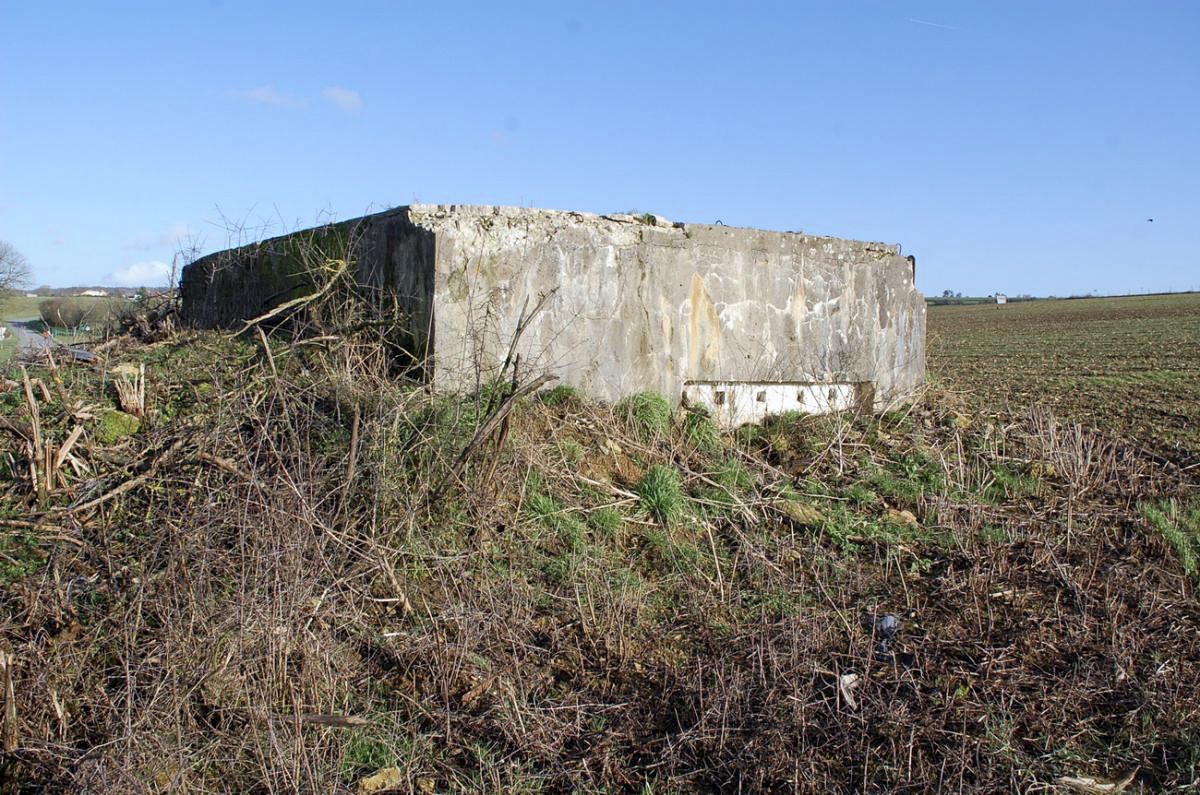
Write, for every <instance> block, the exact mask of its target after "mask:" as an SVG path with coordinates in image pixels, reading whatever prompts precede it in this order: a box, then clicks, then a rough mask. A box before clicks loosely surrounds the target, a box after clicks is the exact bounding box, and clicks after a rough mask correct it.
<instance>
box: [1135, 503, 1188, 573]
mask: <svg viewBox="0 0 1200 795" xmlns="http://www.w3.org/2000/svg"><path fill="white" fill-rule="evenodd" d="M1138 507H1139V509H1140V510H1141V513H1142V516H1144V517H1145V518H1146V521H1148V522H1149V523H1150V525H1151V527H1153V528H1154V529H1155V530H1157V531H1158V532H1159V533H1160V534H1161V535H1162V537H1163V538H1165V539H1166V540H1167V543H1169V544H1170V545H1171V546H1172V547H1173V548H1174V549H1175V554H1176V555H1178V556H1179V563H1180V565H1182V566H1183V571H1184V573H1185V574H1187V575H1188V576H1189V577H1196V576H1197V574H1200V501H1196V502H1193V503H1191V504H1188V505H1183V506H1181V505H1180V504H1179V502H1178V501H1176V500H1174V499H1171V500H1164V501H1162V502H1157V503H1142V504H1141V505H1140V506H1138Z"/></svg>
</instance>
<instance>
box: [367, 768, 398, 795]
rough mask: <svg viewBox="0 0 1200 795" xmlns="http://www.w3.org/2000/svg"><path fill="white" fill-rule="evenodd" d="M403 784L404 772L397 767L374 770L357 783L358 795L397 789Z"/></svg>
mask: <svg viewBox="0 0 1200 795" xmlns="http://www.w3.org/2000/svg"><path fill="white" fill-rule="evenodd" d="M403 783H404V771H403V770H401V769H400V768H398V767H385V768H382V769H380V770H376V771H375V772H374V773H372V774H371V775H369V776H367V777H366V778H362V779H359V781H358V795H372V794H373V793H376V792H381V791H383V790H394V789H399V787H400V785H401V784H403Z"/></svg>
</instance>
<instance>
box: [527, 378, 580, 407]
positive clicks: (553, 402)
mask: <svg viewBox="0 0 1200 795" xmlns="http://www.w3.org/2000/svg"><path fill="white" fill-rule="evenodd" d="M537 397H538V400H540V401H542V403H544V404H545V405H547V406H550V407H551V408H577V407H579V406H581V405H583V397H582V396H581V395H580V394H579V390H578V389H576V388H575V387H573V386H571V385H570V384H559V385H558V386H556V387H554V388H553V389H546V390H543V391H541V392H538V395H537Z"/></svg>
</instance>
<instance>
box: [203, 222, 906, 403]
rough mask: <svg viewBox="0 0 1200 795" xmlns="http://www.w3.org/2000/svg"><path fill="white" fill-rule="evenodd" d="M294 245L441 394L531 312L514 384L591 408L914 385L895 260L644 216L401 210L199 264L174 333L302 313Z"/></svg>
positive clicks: (882, 253) (497, 354)
mask: <svg viewBox="0 0 1200 795" xmlns="http://www.w3.org/2000/svg"><path fill="white" fill-rule="evenodd" d="M304 235H308V236H309V239H312V238H313V236H314V235H317V236H319V237H320V238H321V239H322V240H343V241H348V243H347V245H348V246H349V247H350V248H351V249H352V254H353V257H354V260H355V266H356V268H357V278H358V280H359V281H360V282H361V283H363V284H366V285H371V286H375V287H382V288H384V289H386V290H387V291H390V292H391V293H392V294H394V295H395V296H396V297H397V298H398V303H399V305H400V306H401V307H402V308H403V310H404V311H405V313H406V315H407V317H408V318H409V324H410V332H411V335H412V338H413V348H414V350H415V354H416V356H417V357H418V358H419V359H420V360H421V361H422V363H423V364H424V369H423V372H424V377H425V378H427V379H428V380H430V381H431V382H432V383H433V384H434V385H435V386H437V387H439V388H444V389H447V390H465V389H470V388H472V387H473V386H474V385H475V384H476V383H478V382H479V377H480V375H482V377H483V379H485V380H486V378H487V377H488V375H489V374H491V373H494V372H495V371H496V370H497V369H498V368H499V367H500V365H501V364H502V362H503V361H504V358H505V355H506V354H507V352H508V349H509V346H510V343H511V340H512V337H513V333H514V331H515V329H516V328H517V326H518V323H519V322H520V321H521V319H522V317H523V313H528V312H529V311H530V310H531V308H533V307H535V306H540V310H539V311H538V312H537V313H536V314H534V315H533V317H532V319H530V320H529V322H528V328H527V329H526V331H525V332H524V334H523V335H522V337H521V339H520V342H519V344H518V346H517V352H518V353H519V354H520V356H521V362H522V367H523V368H525V370H526V372H528V373H533V372H543V371H546V372H551V373H553V374H555V375H557V376H558V377H559V378H560V379H561V380H562V381H563V382H565V383H569V384H572V385H574V386H576V387H578V388H579V389H580V390H581V391H582V392H584V393H585V394H587V395H588V396H590V397H592V398H596V399H600V400H606V401H615V400H617V399H619V398H621V397H623V396H626V395H629V394H632V393H635V392H639V391H646V390H652V391H656V392H660V393H662V394H664V395H666V396H668V397H670V398H671V399H672V400H674V401H675V402H680V401H683V400H690V401H694V402H697V403H700V404H703V405H706V406H708V407H709V408H710V409H712V410H713V411H714V413H715V414H716V415H717V416H718V419H720V420H721V421H722V422H723V423H725V424H737V423H740V422H743V421H750V420H754V419H758V418H760V417H761V416H763V415H764V414H766V413H774V412H777V411H787V410H799V411H813V412H820V411H829V410H839V409H843V408H846V407H848V406H850V405H852V404H858V405H862V404H864V403H865V404H866V405H867V406H870V407H871V408H873V409H876V410H879V409H882V408H885V407H886V406H888V405H889V404H892V403H894V402H897V401H901V400H904V399H905V398H907V397H909V396H911V395H912V393H913V391H914V390H915V389H916V388H917V386H919V385H920V384H921V383H922V382H923V380H924V375H925V302H924V299H923V298H922V297H921V295H920V294H919V293H918V292H917V290H916V288H915V286H914V284H913V266H912V263H911V262H910V261H909V260H908V259H906V258H905V257H903V256H901V255H900V251H899V248H898V247H897V246H891V245H885V244H882V243H866V242H857V241H850V240H841V239H837V238H828V237H815V236H811V235H804V234H794V233H782V232H767V231H762V230H757V229H738V228H733V227H725V226H721V225H707V224H681V223H671V222H669V221H666V220H665V219H663V218H661V217H658V216H652V215H648V216H632V215H610V216H598V215H591V214H586V213H572V212H560V211H550V210H531V209H521V208H509V207H477V206H459V205H413V206H410V207H401V208H397V209H395V210H390V211H388V212H384V213H378V214H375V215H370V216H366V217H364V218H360V219H357V220H354V221H348V222H344V223H341V224H336V225H332V226H330V227H325V228H322V229H321V230H309V231H307V232H303V233H297V234H296V235H291V236H285V237H282V238H276V239H274V240H268V241H264V242H263V243H260V244H255V245H254V246H247V247H243V248H239V249H233V250H230V251H225V252H219V253H217V254H214V255H210V256H208V257H205V258H204V259H202V260H198V261H197V262H195V263H193V264H192V265H190V266H188V268H186V269H185V270H184V278H183V299H184V317H185V320H187V321H189V322H191V323H192V324H194V325H200V326H231V325H235V324H237V323H240V322H243V321H244V320H246V319H247V318H249V317H253V316H255V315H257V314H260V313H261V312H262V311H264V310H265V309H267V308H270V306H272V305H275V304H278V303H280V302H282V301H283V300H286V299H287V298H288V297H292V296H294V295H295V294H302V293H303V291H304V290H305V289H306V282H305V275H304V273H303V272H302V269H301V268H299V267H297V266H296V265H295V264H294V263H289V256H290V255H289V254H288V251H289V247H291V246H294V243H295V241H296V239H297V237H298V236H301V237H302V236H304ZM718 393H720V394H721V395H722V396H723V397H721V398H720V399H721V400H723V402H720V403H719V402H717V401H718V399H719V398H718Z"/></svg>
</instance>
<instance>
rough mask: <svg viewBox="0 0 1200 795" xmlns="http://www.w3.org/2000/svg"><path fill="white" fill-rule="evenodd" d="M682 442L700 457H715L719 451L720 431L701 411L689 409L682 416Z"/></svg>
mask: <svg viewBox="0 0 1200 795" xmlns="http://www.w3.org/2000/svg"><path fill="white" fill-rule="evenodd" d="M683 440H684V442H685V443H687V446H688V447H690V448H691V449H693V450H695V451H696V452H697V453H699V454H700V455H702V456H715V455H716V454H717V453H718V452H720V450H721V431H720V429H719V428H717V424H716V423H715V422H713V420H712V417H710V416H708V413H707V412H706V411H703V410H702V409H689V410H688V411H687V413H686V414H684V417H683Z"/></svg>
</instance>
